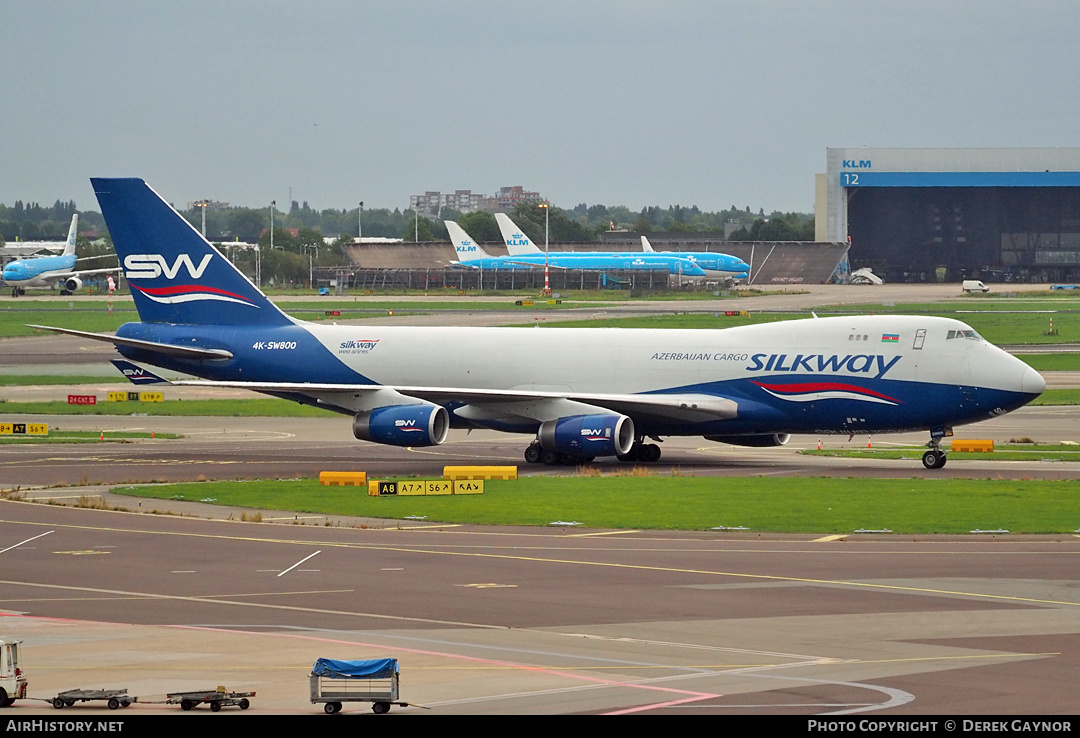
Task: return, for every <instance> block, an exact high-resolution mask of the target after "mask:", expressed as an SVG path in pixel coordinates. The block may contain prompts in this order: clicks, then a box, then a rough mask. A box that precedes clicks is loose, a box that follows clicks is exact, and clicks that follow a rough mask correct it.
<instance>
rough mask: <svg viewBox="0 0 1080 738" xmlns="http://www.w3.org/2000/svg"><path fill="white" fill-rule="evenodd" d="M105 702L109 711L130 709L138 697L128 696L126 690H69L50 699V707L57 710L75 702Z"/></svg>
mask: <svg viewBox="0 0 1080 738" xmlns="http://www.w3.org/2000/svg"><path fill="white" fill-rule="evenodd" d="M94 700H105V701H106V702H107V703H108V705H109V709H110V710H115V709H117V708H118V707H131V703H132V702H138V701H139V698H138V697H132V696H129V695H128V693H127V690H126V689H69V690H67V691H66V692H61V693H60V694H58V695H56V696H55V697H53V698H52V706H53V707H55V708H56V709H57V710H59V709H61V708H63V707H71V706H72V705H74V704H75V703H76V702H92V701H94Z"/></svg>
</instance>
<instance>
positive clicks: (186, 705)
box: [165, 687, 255, 712]
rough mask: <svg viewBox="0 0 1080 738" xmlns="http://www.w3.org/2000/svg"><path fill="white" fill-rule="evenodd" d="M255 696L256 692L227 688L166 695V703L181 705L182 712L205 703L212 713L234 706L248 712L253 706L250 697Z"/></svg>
mask: <svg viewBox="0 0 1080 738" xmlns="http://www.w3.org/2000/svg"><path fill="white" fill-rule="evenodd" d="M254 696H255V693H254V692H230V691H229V690H227V689H225V687H218V688H217V689H215V690H209V689H208V690H203V691H200V692H172V693H171V694H167V695H165V703H166V704H169V705H180V709H181V710H191V709H192V708H194V707H195V706H196V705H201V704H203V703H204V702H205V703H207V704H209V705H210V710H211V711H212V712H218V711H220V710H221V708H222V707H229V706H232V705H235V706H237V707H239V708H240V709H241V710H246V709H248V708H249V707H250V706H251V702H250V701H249V700H248V697H254Z"/></svg>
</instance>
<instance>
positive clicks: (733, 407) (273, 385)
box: [172, 379, 738, 423]
mask: <svg viewBox="0 0 1080 738" xmlns="http://www.w3.org/2000/svg"><path fill="white" fill-rule="evenodd" d="M172 384H176V385H181V386H195V387H222V388H232V389H246V390H251V391H254V392H263V393H266V394H272V395H295V394H303V395H309V396H313V397H316V398H318V399H319V400H320V401H321V402H323V403H325V404H329V405H335V406H338V407H346V408H348V407H363V406H364V405H366V404H367V403H366V402H365V401H364V398H363V396H364V395H370V394H374V393H377V392H378V393H380V394H385V393H387V392H394V393H397V394H399V395H404V396H406V397H411V398H415V399H417V400H423V401H427V402H433V403H436V404H444V403H463V404H465V405H468V406H470V407H471V408H473V409H474V412H473V413H472V414H477V413H479V414H483V415H490V414H496V415H501V414H508V415H515V416H519V417H524V418H531V419H533V420H539V421H545V420H557V419H559V418H561V417H563V416H565V415H566V414H567V412H568V410H569V408H568V407H567V404H568V403H569V404H572V405H573V406H574V409H575V410H576V411H577V412H598V411H602V410H607V411H611V412H615V413H621V414H623V415H628V416H630V417H631V418H642V419H644V418H648V419H651V420H673V421H674V420H677V421H682V422H690V423H694V422H706V421H710V420H726V419H729V418H734V417H736V416H737V415H738V403H736V402H735V401H734V400H730V399H728V398H726V397H717V396H716V395H705V394H695V393H685V394H661V393H650V394H607V393H592V392H550V391H538V390H515V389H510V390H500V389H477V388H463V387H409V386H398V385H385V384H325V383H323V384H320V383H316V382H311V383H308V382H225V381H222V382H215V381H210V380H194V379H193V380H178V381H174V382H172ZM455 412H456V413H457V414H458V415H461V416H462V417H466V418H468V417H469V416H470V413H469V412H468V411H466V412H458V411H457V410H455Z"/></svg>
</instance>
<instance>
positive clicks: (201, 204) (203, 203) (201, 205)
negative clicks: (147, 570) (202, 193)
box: [195, 200, 210, 239]
mask: <svg viewBox="0 0 1080 738" xmlns="http://www.w3.org/2000/svg"><path fill="white" fill-rule="evenodd" d="M209 204H210V201H209V200H199V201H198V202H197V203H195V207H197V208H202V237H203V238H204V239H205V238H206V206H207V205H209Z"/></svg>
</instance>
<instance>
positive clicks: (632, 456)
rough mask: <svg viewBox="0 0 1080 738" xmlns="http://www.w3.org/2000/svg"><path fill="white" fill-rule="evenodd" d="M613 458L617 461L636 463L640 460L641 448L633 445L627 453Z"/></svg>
mask: <svg viewBox="0 0 1080 738" xmlns="http://www.w3.org/2000/svg"><path fill="white" fill-rule="evenodd" d="M615 458H617V459H618V460H619V461H638V460H639V459H640V458H641V446H640V445H639V444H636V443H635V444H634V445H633V446H631V447H630V450H629V451H627V452H626V453H625V454H619V455H618V456H616V457H615Z"/></svg>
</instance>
